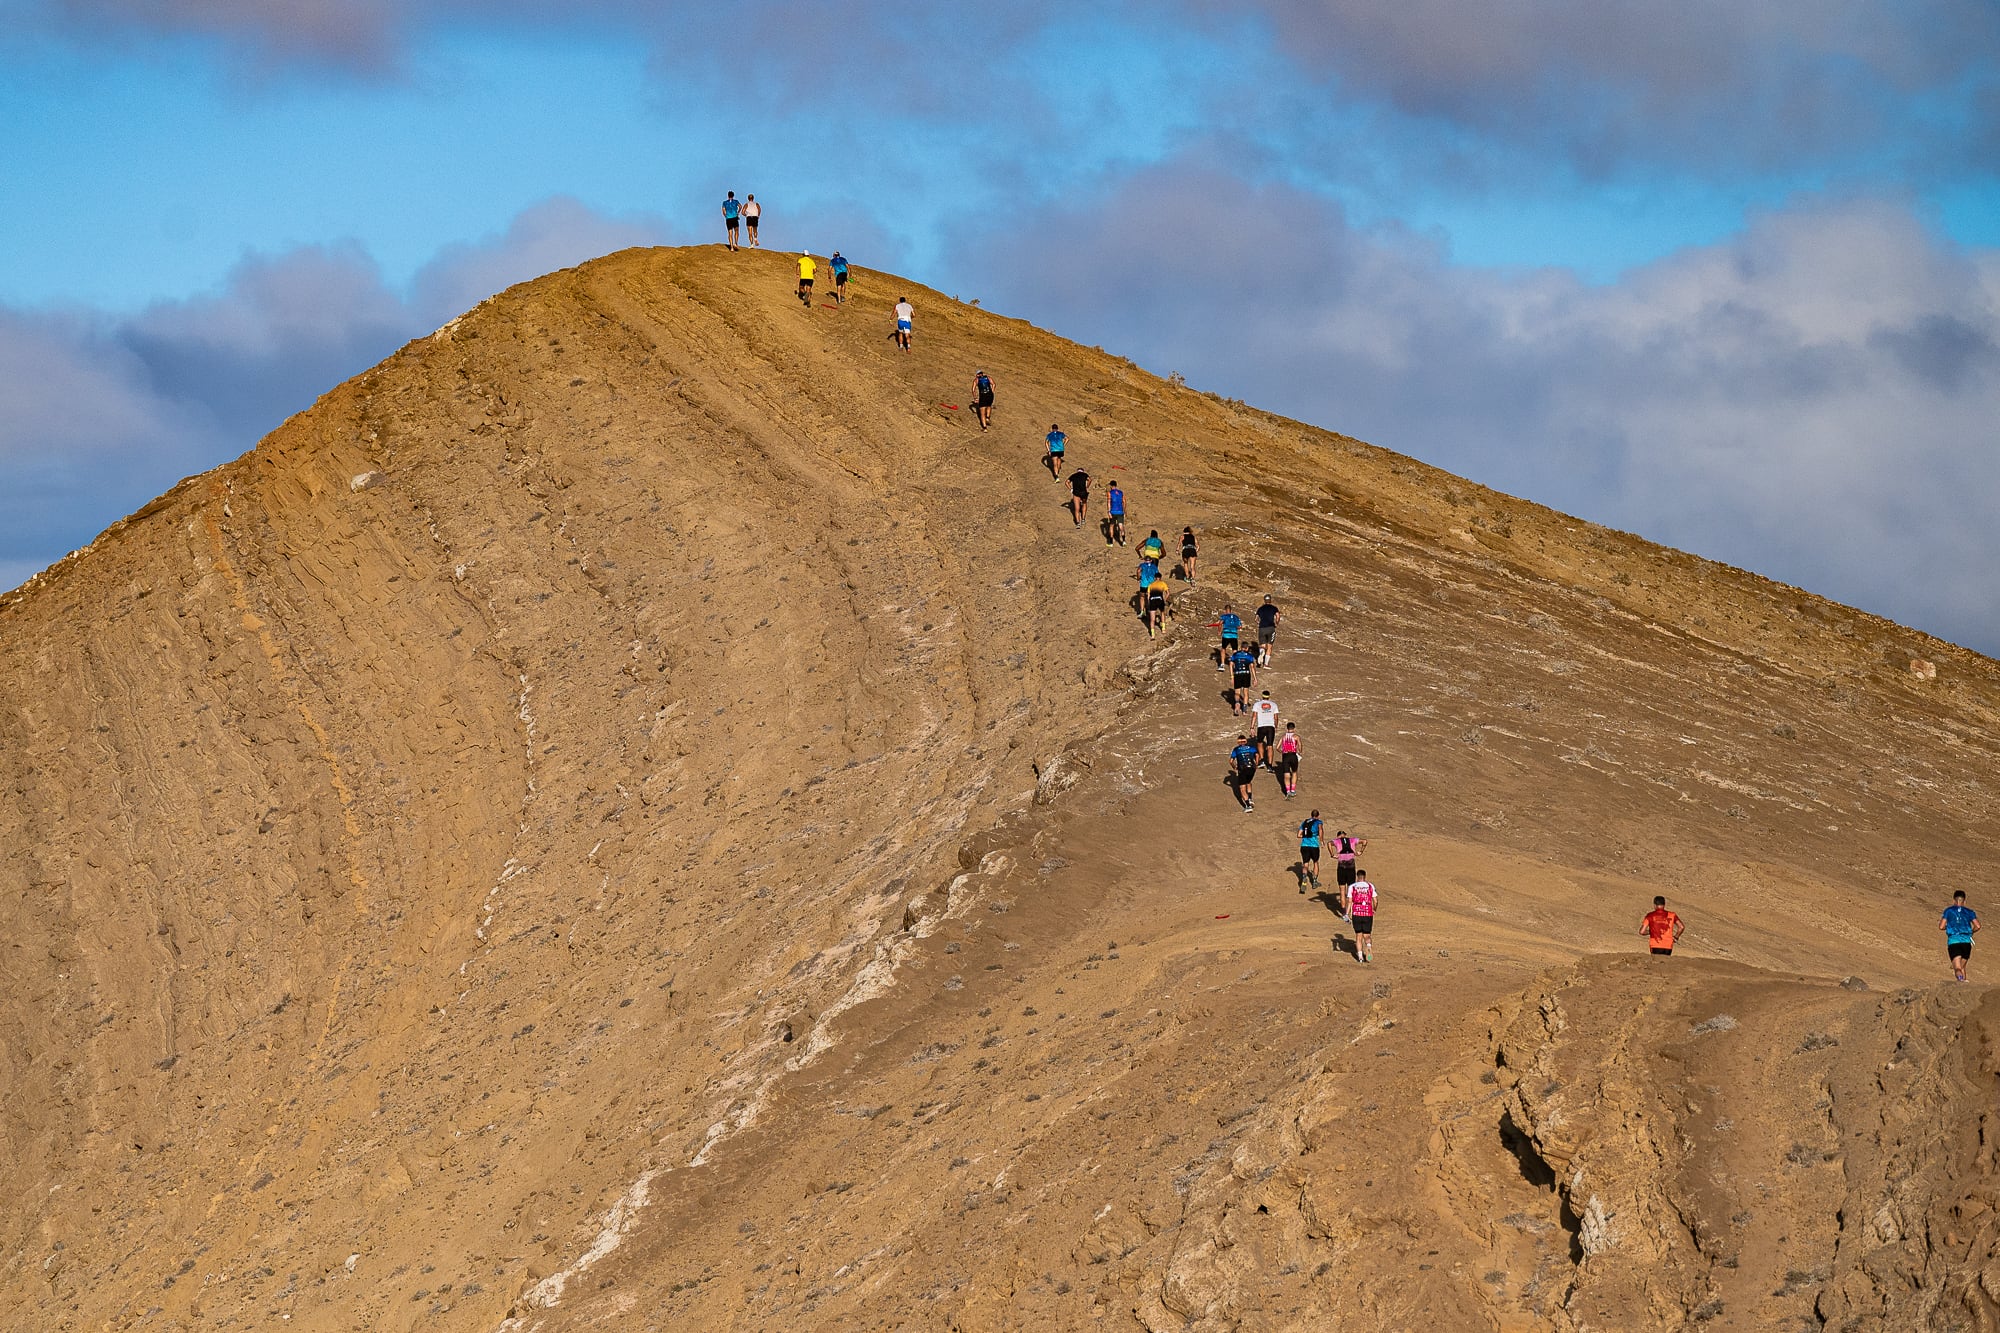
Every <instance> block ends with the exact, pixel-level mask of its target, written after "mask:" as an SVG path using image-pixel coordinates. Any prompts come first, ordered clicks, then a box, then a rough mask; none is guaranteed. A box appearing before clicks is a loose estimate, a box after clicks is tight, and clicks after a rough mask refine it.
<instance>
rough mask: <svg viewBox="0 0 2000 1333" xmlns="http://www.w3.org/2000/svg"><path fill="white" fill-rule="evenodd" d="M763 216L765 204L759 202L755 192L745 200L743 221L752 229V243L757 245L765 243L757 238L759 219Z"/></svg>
mask: <svg viewBox="0 0 2000 1333" xmlns="http://www.w3.org/2000/svg"><path fill="white" fill-rule="evenodd" d="M763 216H764V206H763V205H762V204H760V203H758V202H757V196H756V195H754V194H753V195H751V196H750V197H749V198H747V199H745V200H744V201H743V222H744V225H745V226H747V227H748V228H749V229H750V244H752V245H755V246H762V245H763V242H762V241H760V240H758V239H757V219H758V218H760V217H763Z"/></svg>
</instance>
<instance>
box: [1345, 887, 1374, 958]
mask: <svg viewBox="0 0 2000 1333" xmlns="http://www.w3.org/2000/svg"><path fill="white" fill-rule="evenodd" d="M1354 873H1355V875H1356V879H1355V881H1354V883H1352V884H1350V885H1348V886H1347V919H1348V922H1349V923H1350V924H1351V925H1353V927H1354V961H1355V962H1357V963H1372V962H1374V961H1375V903H1376V894H1375V886H1374V885H1373V884H1370V883H1369V882H1368V880H1367V879H1366V878H1365V875H1366V872H1365V871H1360V870H1357V871H1355V872H1354Z"/></svg>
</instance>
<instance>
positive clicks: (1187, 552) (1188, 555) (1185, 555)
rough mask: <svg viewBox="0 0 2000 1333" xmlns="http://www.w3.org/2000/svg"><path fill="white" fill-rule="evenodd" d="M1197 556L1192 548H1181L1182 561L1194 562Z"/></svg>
mask: <svg viewBox="0 0 2000 1333" xmlns="http://www.w3.org/2000/svg"><path fill="white" fill-rule="evenodd" d="M1196 554H1197V552H1196V551H1195V549H1194V547H1192V546H1183V547H1181V559H1183V560H1192V559H1194V558H1195V556H1196Z"/></svg>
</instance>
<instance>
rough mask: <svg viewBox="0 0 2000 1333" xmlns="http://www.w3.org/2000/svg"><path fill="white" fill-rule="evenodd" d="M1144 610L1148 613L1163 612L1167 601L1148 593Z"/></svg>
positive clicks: (1157, 595)
mask: <svg viewBox="0 0 2000 1333" xmlns="http://www.w3.org/2000/svg"><path fill="white" fill-rule="evenodd" d="M1146 609H1147V610H1148V611H1164V610H1166V609H1167V599H1166V598H1164V597H1162V596H1160V594H1158V593H1156V592H1155V593H1148V594H1147V596H1146Z"/></svg>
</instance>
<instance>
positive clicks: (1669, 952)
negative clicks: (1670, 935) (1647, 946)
mask: <svg viewBox="0 0 2000 1333" xmlns="http://www.w3.org/2000/svg"><path fill="white" fill-rule="evenodd" d="M1673 951H1674V950H1673V946H1672V945H1669V946H1667V947H1666V948H1664V949H1655V950H1653V952H1654V953H1656V954H1658V955H1659V956H1660V957H1662V958H1666V957H1670V956H1671V955H1672V954H1673Z"/></svg>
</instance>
